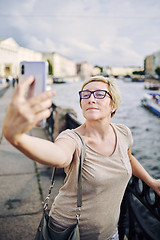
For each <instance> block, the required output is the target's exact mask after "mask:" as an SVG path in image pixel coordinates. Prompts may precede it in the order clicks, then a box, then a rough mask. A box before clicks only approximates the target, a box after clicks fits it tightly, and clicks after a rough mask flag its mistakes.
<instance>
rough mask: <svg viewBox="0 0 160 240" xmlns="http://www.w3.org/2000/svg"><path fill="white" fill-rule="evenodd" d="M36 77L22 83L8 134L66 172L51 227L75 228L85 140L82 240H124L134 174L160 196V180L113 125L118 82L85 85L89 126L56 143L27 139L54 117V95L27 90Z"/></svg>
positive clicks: (5, 129) (10, 112) (7, 126)
mask: <svg viewBox="0 0 160 240" xmlns="http://www.w3.org/2000/svg"><path fill="white" fill-rule="evenodd" d="M33 81H34V78H33V77H28V78H27V79H26V80H25V81H24V82H22V83H21V84H19V85H18V86H17V88H16V90H15V94H14V95H13V98H12V100H11V103H10V105H9V107H8V110H7V113H6V116H5V119H4V124H3V134H4V136H5V137H6V139H7V140H8V141H9V142H10V143H11V144H12V145H13V146H15V147H16V148H17V149H19V150H20V151H21V152H22V153H24V154H25V155H26V156H28V157H29V158H30V159H32V160H34V161H37V162H39V163H42V164H45V165H49V166H51V167H57V168H64V170H65V173H66V178H65V181H64V185H63V186H62V188H61V189H60V191H59V194H58V195H57V197H56V198H55V200H54V203H53V204H52V208H51V210H50V221H49V225H50V227H51V228H52V229H54V230H56V231H63V230H64V229H66V228H67V227H69V226H71V225H73V224H75V221H76V219H75V207H76V200H77V185H76V182H77V175H78V166H79V156H80V152H81V147H82V146H81V141H80V139H79V137H78V136H77V134H76V133H78V134H79V135H80V136H81V137H82V139H83V140H84V142H85V145H86V155H85V160H84V163H83V168H82V186H83V192H82V202H83V205H82V208H81V215H80V220H79V229H80V239H81V240H91V239H92V240H107V239H110V240H111V239H112V240H118V239H119V238H118V230H117V224H118V219H119V213H120V205H121V202H122V199H123V196H124V192H125V189H126V186H127V184H128V181H129V179H130V177H131V175H132V174H133V175H135V176H136V177H138V178H140V179H142V180H143V181H144V182H146V184H147V185H149V186H150V187H151V188H153V189H154V191H155V192H156V193H157V194H158V195H159V196H160V180H156V179H154V178H152V177H151V176H150V175H149V174H148V173H147V172H146V170H145V169H144V168H143V167H142V165H141V164H140V163H139V162H138V161H137V159H136V158H135V157H134V156H133V155H132V153H131V147H132V143H133V139H132V134H131V131H130V129H129V128H128V127H127V126H125V125H122V124H115V123H111V118H112V117H113V116H114V114H115V113H116V110H117V108H118V107H119V104H120V101H121V96H120V92H119V90H118V88H117V86H116V85H115V83H114V82H112V81H110V80H109V79H107V78H105V77H103V76H96V77H92V78H90V79H89V80H87V81H86V82H84V84H83V86H82V88H81V91H80V92H79V97H80V106H81V109H82V113H83V116H84V118H85V122H84V123H83V124H82V125H80V126H79V127H78V128H76V129H74V131H73V130H69V129H67V130H65V131H63V132H62V133H60V134H59V136H58V137H57V139H56V140H55V142H54V143H52V142H50V141H46V140H43V139H39V138H36V137H33V136H29V135H27V134H26V132H27V131H29V130H30V129H31V128H32V127H34V126H35V125H36V124H38V123H39V122H40V121H41V120H42V119H44V118H47V117H49V115H50V111H49V109H48V108H49V107H50V106H51V104H52V101H51V97H53V96H54V95H55V92H54V91H48V92H45V93H42V94H40V95H38V96H36V97H33V98H30V99H26V98H25V92H26V89H27V88H28V87H29V86H30V85H31V84H32V83H33Z"/></svg>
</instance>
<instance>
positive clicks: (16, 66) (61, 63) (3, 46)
mask: <svg viewBox="0 0 160 240" xmlns="http://www.w3.org/2000/svg"><path fill="white" fill-rule="evenodd" d="M47 59H49V60H50V63H51V64H52V67H53V74H54V75H56V76H58V77H59V76H60V77H73V76H76V75H77V67H76V63H75V62H74V61H72V60H70V59H68V58H66V57H64V56H62V55H61V54H58V53H55V52H53V53H42V52H38V51H34V50H31V49H28V48H24V47H21V46H20V45H19V44H18V43H17V42H16V41H15V40H14V39H13V38H6V39H0V77H1V78H7V77H8V76H15V75H16V76H18V75H19V74H20V62H22V61H43V60H47Z"/></svg>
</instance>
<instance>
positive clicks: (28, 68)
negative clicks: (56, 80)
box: [20, 61, 48, 127]
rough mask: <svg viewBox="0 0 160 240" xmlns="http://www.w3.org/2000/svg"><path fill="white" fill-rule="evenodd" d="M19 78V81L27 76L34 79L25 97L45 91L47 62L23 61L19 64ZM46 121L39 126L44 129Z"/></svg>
mask: <svg viewBox="0 0 160 240" xmlns="http://www.w3.org/2000/svg"><path fill="white" fill-rule="evenodd" d="M20 69H21V77H20V81H21V80H23V79H25V78H26V77H28V76H31V75H32V76H33V77H34V78H35V81H34V83H33V84H32V85H31V86H30V88H29V89H28V93H27V97H33V96H36V95H38V94H40V93H42V92H44V91H45V90H46V82H47V76H48V61H42V62H28V61H23V62H21V63H20ZM45 124H46V120H45V119H44V120H42V122H41V123H40V124H39V125H40V126H41V127H44V126H45Z"/></svg>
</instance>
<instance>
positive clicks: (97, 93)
mask: <svg viewBox="0 0 160 240" xmlns="http://www.w3.org/2000/svg"><path fill="white" fill-rule="evenodd" d="M91 94H93V96H94V98H97V99H103V98H105V96H106V95H108V96H109V97H110V98H111V99H112V96H111V94H110V93H109V92H108V91H106V90H95V91H89V90H83V91H80V92H79V96H80V99H88V98H90V96H91Z"/></svg>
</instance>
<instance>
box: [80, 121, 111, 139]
mask: <svg viewBox="0 0 160 240" xmlns="http://www.w3.org/2000/svg"><path fill="white" fill-rule="evenodd" d="M82 131H83V133H82V134H83V135H85V136H93V135H95V136H96V135H100V136H101V137H102V138H103V137H105V136H106V135H108V133H109V131H110V121H106V120H105V121H86V122H85V123H84V124H83V125H82Z"/></svg>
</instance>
